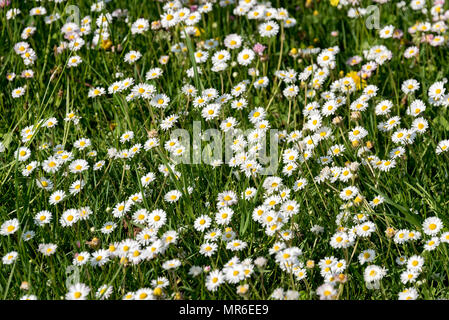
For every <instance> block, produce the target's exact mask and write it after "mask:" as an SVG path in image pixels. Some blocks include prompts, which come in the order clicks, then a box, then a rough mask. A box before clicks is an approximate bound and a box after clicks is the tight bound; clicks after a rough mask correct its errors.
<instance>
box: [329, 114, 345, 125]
mask: <svg viewBox="0 0 449 320" xmlns="http://www.w3.org/2000/svg"><path fill="white" fill-rule="evenodd" d="M342 121H343V118H342V117H340V116H336V117H335V118H333V119H332V123H333V124H334V125H336V126H338V125H339V124H340V123H341V122H342Z"/></svg>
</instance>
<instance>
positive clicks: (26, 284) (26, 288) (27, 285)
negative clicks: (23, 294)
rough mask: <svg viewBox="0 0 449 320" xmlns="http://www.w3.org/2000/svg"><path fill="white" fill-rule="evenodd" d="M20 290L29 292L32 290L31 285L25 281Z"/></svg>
mask: <svg viewBox="0 0 449 320" xmlns="http://www.w3.org/2000/svg"><path fill="white" fill-rule="evenodd" d="M20 289H22V290H29V289H30V284H29V283H28V282H26V281H23V282H22V283H21V284H20Z"/></svg>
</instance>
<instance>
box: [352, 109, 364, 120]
mask: <svg viewBox="0 0 449 320" xmlns="http://www.w3.org/2000/svg"><path fill="white" fill-rule="evenodd" d="M360 118H362V114H361V113H360V111H354V112H351V120H353V121H357V120H360Z"/></svg>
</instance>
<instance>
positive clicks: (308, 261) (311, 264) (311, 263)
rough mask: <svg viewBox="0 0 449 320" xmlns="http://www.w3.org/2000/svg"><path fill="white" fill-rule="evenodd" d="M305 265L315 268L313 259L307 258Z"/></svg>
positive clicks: (308, 267)
mask: <svg viewBox="0 0 449 320" xmlns="http://www.w3.org/2000/svg"><path fill="white" fill-rule="evenodd" d="M306 267H307V269H313V268H315V261H313V260H307V262H306Z"/></svg>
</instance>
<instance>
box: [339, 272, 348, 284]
mask: <svg viewBox="0 0 449 320" xmlns="http://www.w3.org/2000/svg"><path fill="white" fill-rule="evenodd" d="M347 280H348V278H347V277H346V275H345V274H343V273H340V274H339V275H338V277H337V281H338V282H340V283H345V282H346V281H347Z"/></svg>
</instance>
